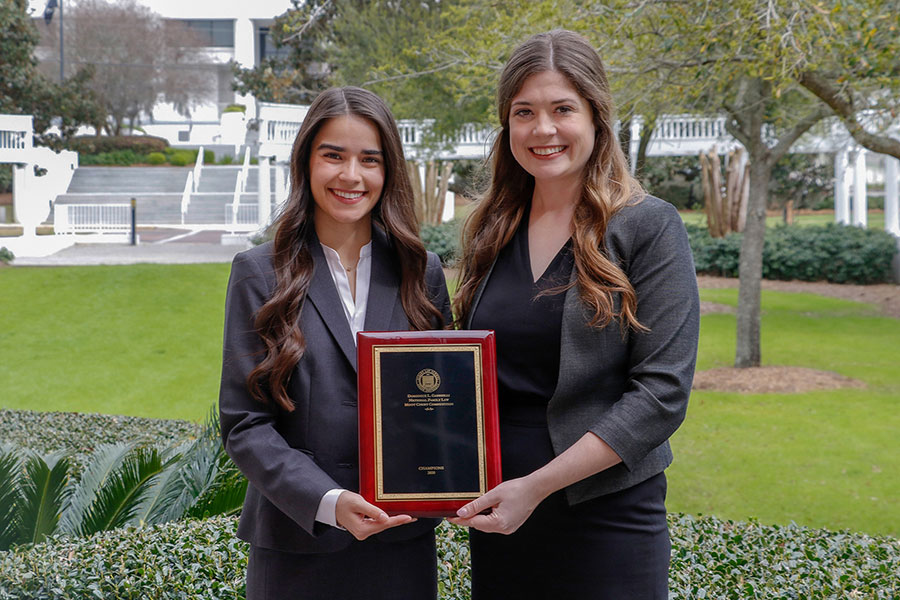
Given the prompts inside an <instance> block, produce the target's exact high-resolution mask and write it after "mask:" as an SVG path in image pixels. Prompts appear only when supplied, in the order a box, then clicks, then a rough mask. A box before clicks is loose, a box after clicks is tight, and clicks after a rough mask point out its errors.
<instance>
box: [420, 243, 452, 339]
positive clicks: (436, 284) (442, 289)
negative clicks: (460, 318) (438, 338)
mask: <svg viewBox="0 0 900 600" xmlns="http://www.w3.org/2000/svg"><path fill="white" fill-rule="evenodd" d="M425 285H426V286H427V288H428V299H429V300H431V303H432V304H434V306H435V307H436V308H437V309H438V310H439V311H441V314H442V315H443V317H444V322H443V323H442V324H440V325H439V326H438V327H437V329H441V328H443V327H445V326H447V325H448V324H450V323H452V322H453V313H452V312H451V310H450V294H449V293H448V292H447V280H446V278H445V277H444V269H443V267H442V266H441V259H440V258H439V257H438V255H437V254H435V253H434V252H429V253H428V266H427V267H426V271H425Z"/></svg>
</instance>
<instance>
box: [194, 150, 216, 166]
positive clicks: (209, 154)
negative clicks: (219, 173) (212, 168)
mask: <svg viewBox="0 0 900 600" xmlns="http://www.w3.org/2000/svg"><path fill="white" fill-rule="evenodd" d="M198 152H199V151H198ZM215 162H216V153H215V152H213V151H212V150H204V151H203V163H204V164H207V165H211V164H214V163H215Z"/></svg>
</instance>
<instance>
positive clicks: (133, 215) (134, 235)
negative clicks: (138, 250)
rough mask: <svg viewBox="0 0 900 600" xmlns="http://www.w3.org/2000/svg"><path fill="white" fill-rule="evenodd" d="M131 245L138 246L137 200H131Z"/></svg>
mask: <svg viewBox="0 0 900 600" xmlns="http://www.w3.org/2000/svg"><path fill="white" fill-rule="evenodd" d="M131 245H132V246H137V199H135V198H132V199H131Z"/></svg>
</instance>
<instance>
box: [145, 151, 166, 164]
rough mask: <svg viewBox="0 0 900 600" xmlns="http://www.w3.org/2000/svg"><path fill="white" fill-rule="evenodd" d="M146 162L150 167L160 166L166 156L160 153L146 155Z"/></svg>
mask: <svg viewBox="0 0 900 600" xmlns="http://www.w3.org/2000/svg"><path fill="white" fill-rule="evenodd" d="M147 162H148V163H149V164H151V165H162V164H165V162H166V155H165V154H163V153H162V152H151V153H150V154H148V155H147Z"/></svg>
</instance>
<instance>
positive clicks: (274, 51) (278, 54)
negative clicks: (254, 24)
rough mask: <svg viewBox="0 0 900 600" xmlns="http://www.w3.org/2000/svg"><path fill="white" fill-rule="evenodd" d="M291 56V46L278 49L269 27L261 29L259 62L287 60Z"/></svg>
mask: <svg viewBox="0 0 900 600" xmlns="http://www.w3.org/2000/svg"><path fill="white" fill-rule="evenodd" d="M290 54H291V47H290V46H281V47H280V48H276V47H275V44H274V42H273V41H272V35H271V34H270V33H269V28H268V27H260V28H259V60H260V62H262V61H264V60H265V59H267V58H287V57H288V56H290Z"/></svg>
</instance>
